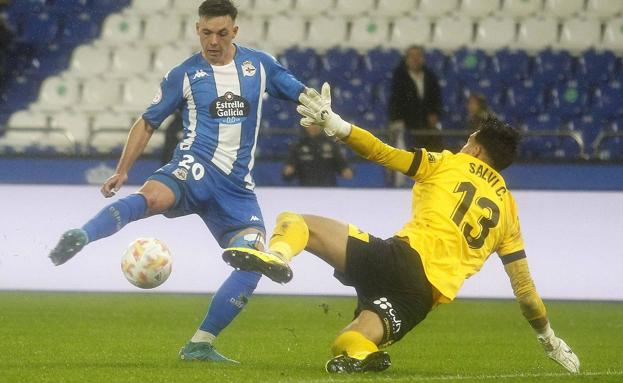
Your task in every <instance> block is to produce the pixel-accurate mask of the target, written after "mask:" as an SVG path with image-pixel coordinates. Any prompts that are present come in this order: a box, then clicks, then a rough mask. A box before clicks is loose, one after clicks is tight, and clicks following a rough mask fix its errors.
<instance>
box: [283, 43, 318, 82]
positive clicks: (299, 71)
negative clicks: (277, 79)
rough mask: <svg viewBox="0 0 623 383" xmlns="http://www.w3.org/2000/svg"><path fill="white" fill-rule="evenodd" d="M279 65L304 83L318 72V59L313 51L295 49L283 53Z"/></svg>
mask: <svg viewBox="0 0 623 383" xmlns="http://www.w3.org/2000/svg"><path fill="white" fill-rule="evenodd" d="M281 63H282V64H283V65H284V66H285V67H286V68H288V70H290V72H292V73H293V74H294V75H295V76H296V77H297V78H298V79H300V80H301V81H303V82H306V81H307V80H309V79H310V78H312V77H314V76H315V75H316V73H317V72H318V71H319V67H320V58H319V57H318V54H317V53H316V51H314V50H313V49H309V48H306V49H305V48H296V47H295V48H289V49H286V50H285V51H284V52H283V55H282V56H281Z"/></svg>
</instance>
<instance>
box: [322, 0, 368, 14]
mask: <svg viewBox="0 0 623 383" xmlns="http://www.w3.org/2000/svg"><path fill="white" fill-rule="evenodd" d="M373 8H374V0H335V8H334V9H333V11H331V13H332V14H333V15H337V16H342V17H348V18H353V17H357V16H361V15H364V14H366V13H368V12H369V11H371V10H372V9H373Z"/></svg>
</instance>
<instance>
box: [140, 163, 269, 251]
mask: <svg viewBox="0 0 623 383" xmlns="http://www.w3.org/2000/svg"><path fill="white" fill-rule="evenodd" d="M195 158H196V157H195ZM194 163H200V164H201V165H202V166H203V169H204V172H203V174H202V175H201V177H198V178H199V179H195V175H199V174H200V173H201V172H193V168H192V166H190V169H186V168H184V167H182V166H180V164H181V162H180V158H179V157H178V156H175V157H174V158H173V159H172V160H171V162H169V163H168V164H166V165H164V166H163V167H161V168H160V169H158V170H157V171H156V172H155V173H154V174H153V175H151V176H150V177H149V179H150V180H155V181H159V182H161V183H163V184H165V185H167V186H168V187H169V189H171V190H172V191H173V193H174V194H175V205H174V206H173V208H171V210H169V211H168V212H166V213H165V214H164V215H165V216H166V217H168V218H174V217H181V216H185V215H189V214H198V215H199V216H200V217H201V219H202V220H203V222H205V224H206V225H207V226H208V229H210V232H211V233H212V235H213V236H214V238H215V239H216V240H217V241H218V243H219V245H220V246H221V247H222V248H225V247H227V246H228V243H229V240H230V239H231V238H232V237H233V236H234V235H235V234H236V233H238V232H239V231H240V230H243V229H246V228H249V227H254V228H257V229H259V230H261V231H262V232H265V231H266V230H265V228H264V219H263V218H262V211H261V210H260V206H259V204H258V203H257V198H256V196H255V193H254V192H253V191H252V190H249V189H247V188H245V187H244V186H243V185H236V184H234V183H233V182H232V181H231V180H229V179H228V178H227V177H226V176H225V175H224V174H223V173H221V172H220V171H219V170H218V169H216V168H215V167H214V166H213V165H212V164H209V163H205V162H203V161H199V160H197V159H196V160H195V162H194ZM194 163H193V164H192V165H194ZM195 170H197V169H195Z"/></svg>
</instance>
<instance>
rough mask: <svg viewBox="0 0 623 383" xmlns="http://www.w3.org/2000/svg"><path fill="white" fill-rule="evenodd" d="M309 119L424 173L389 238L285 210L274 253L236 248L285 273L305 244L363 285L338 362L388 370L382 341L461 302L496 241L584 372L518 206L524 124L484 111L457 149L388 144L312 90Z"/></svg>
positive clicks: (542, 325) (273, 274)
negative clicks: (555, 313)
mask: <svg viewBox="0 0 623 383" xmlns="http://www.w3.org/2000/svg"><path fill="white" fill-rule="evenodd" d="M299 101H300V102H301V105H300V106H299V107H298V111H299V113H301V114H302V115H303V116H304V117H303V119H302V120H301V124H302V125H309V124H318V125H320V126H322V127H323V128H324V131H325V133H326V134H327V135H329V136H335V137H336V138H338V139H340V140H341V141H342V142H344V143H345V144H346V145H348V146H350V147H351V148H352V149H353V150H354V151H355V152H357V153H358V154H359V155H361V156H362V157H364V158H366V159H369V160H371V161H374V162H376V163H379V164H381V165H383V166H385V167H387V168H389V169H392V170H396V171H399V172H402V173H404V174H406V175H407V176H409V177H412V178H414V179H415V186H414V187H413V204H412V214H411V218H410V220H409V221H408V222H407V223H406V224H405V225H404V226H403V227H402V228H401V229H400V230H399V231H398V232H396V234H395V235H394V236H393V237H391V238H389V239H385V240H383V239H379V238H376V237H374V236H372V235H370V234H368V233H365V232H362V231H361V230H359V229H358V228H357V227H355V226H353V225H350V224H346V223H342V222H339V221H335V220H333V219H329V218H324V217H318V216H312V215H298V214H295V213H291V212H286V213H282V214H280V215H279V217H278V218H277V224H276V227H275V230H274V233H273V235H272V237H271V240H270V246H269V251H268V252H261V251H257V250H253V249H247V248H230V249H226V250H225V252H224V253H223V258H224V259H225V261H227V262H228V263H229V264H231V265H232V266H234V267H237V268H241V269H246V270H252V271H258V272H262V273H264V274H265V275H267V276H268V277H270V278H271V279H273V280H275V281H277V282H282V283H284V282H287V281H289V279H290V278H291V275H292V274H291V271H290V269H289V266H288V262H289V260H290V259H291V258H292V257H294V256H295V255H297V254H298V253H300V252H301V251H302V250H304V249H305V250H307V251H308V252H310V253H312V254H315V255H316V256H318V257H320V258H322V259H323V260H324V261H326V262H327V263H328V264H330V265H331V266H332V267H333V268H334V269H335V276H336V278H338V279H339V280H340V281H341V282H342V283H344V284H346V285H350V286H354V287H355V289H356V291H357V297H358V306H357V310H356V316H355V319H354V320H353V321H352V322H351V323H350V324H349V325H348V326H347V327H346V328H345V329H344V330H343V331H342V333H341V334H340V335H339V336H338V337H337V338H336V339H335V341H334V343H333V345H332V352H333V355H334V357H333V358H332V359H331V360H329V361H328V362H327V366H326V368H327V371H328V372H332V373H342V372H347V373H350V372H366V371H381V370H384V369H386V368H387V367H389V366H390V364H391V362H390V358H389V355H388V354H387V353H386V352H384V351H380V350H379V347H383V346H388V345H390V344H391V343H393V342H396V341H398V340H400V339H401V338H402V337H403V336H404V335H405V334H406V333H407V332H409V331H410V330H411V329H412V328H413V327H414V326H415V325H417V324H418V323H419V322H421V321H422V320H423V319H424V318H425V317H426V315H427V314H428V312H429V311H430V310H431V309H432V308H434V307H435V306H436V305H438V304H440V303H448V302H450V301H452V300H453V299H454V298H455V297H456V295H457V293H458V291H459V289H460V288H461V285H462V284H463V282H464V281H465V279H466V278H469V277H470V276H471V275H473V274H475V273H476V272H478V271H479V270H480V268H481V267H482V265H483V264H484V262H485V261H486V260H487V258H488V257H489V256H490V255H491V254H492V253H494V252H496V253H497V254H498V255H499V256H500V258H501V260H502V263H503V264H504V268H505V270H506V272H507V274H508V276H509V278H510V281H511V284H512V287H513V292H514V294H515V296H516V297H517V301H518V302H519V305H520V307H521V311H522V313H523V315H524V317H525V318H526V319H527V320H528V322H529V323H530V325H531V326H532V328H533V329H534V330H535V332H536V334H537V338H538V341H539V342H540V343H541V344H542V345H543V347H544V349H545V352H546V354H547V356H549V357H550V358H551V359H553V360H554V361H556V362H558V363H559V364H560V365H562V366H563V367H564V368H566V369H567V370H568V371H569V372H572V373H577V372H578V371H579V367H580V362H579V360H578V357H577V356H576V355H575V354H574V353H573V351H572V350H571V349H570V348H569V346H567V344H566V343H565V342H564V341H563V340H562V339H560V338H558V337H556V336H555V335H554V331H553V330H552V329H551V327H550V325H549V321H548V319H547V314H546V311H545V306H544V305H543V302H542V300H541V298H540V297H539V295H538V294H537V292H536V290H535V287H534V283H533V281H532V278H531V276H530V272H529V270H528V262H527V260H526V253H525V251H524V243H523V240H522V237H521V230H520V227H519V220H518V217H517V207H516V205H515V201H514V200H513V197H512V195H511V193H510V192H509V191H508V190H507V189H506V186H505V182H504V178H503V177H502V176H501V175H500V173H499V171H500V170H502V169H504V168H506V167H507V166H509V165H510V164H511V163H512V162H513V160H514V159H515V157H516V153H517V146H518V143H519V140H520V137H519V134H518V133H517V132H516V131H515V130H513V129H512V128H511V127H510V126H508V125H506V124H504V123H502V122H500V121H498V120H497V119H495V118H488V119H487V120H485V121H483V122H482V126H481V127H480V129H479V130H478V131H477V132H475V133H473V134H472V135H471V136H470V137H469V139H468V141H467V143H466V144H465V146H463V148H462V149H461V151H460V152H459V153H457V154H452V153H450V152H448V151H444V152H442V153H429V152H427V151H426V150H425V149H416V150H415V151H405V150H400V149H396V148H393V147H391V146H389V145H386V144H384V143H383V142H381V141H380V140H378V139H377V138H376V137H374V136H373V135H372V134H370V133H369V132H367V131H365V130H363V129H361V128H358V127H356V126H353V125H351V124H350V123H347V122H345V121H343V120H342V118H341V117H340V116H338V115H337V114H335V113H334V112H333V111H332V110H331V92H330V88H329V85H328V84H324V85H323V87H322V94H318V92H316V91H315V90H313V89H308V90H306V92H305V93H303V94H301V96H300V98H299Z"/></svg>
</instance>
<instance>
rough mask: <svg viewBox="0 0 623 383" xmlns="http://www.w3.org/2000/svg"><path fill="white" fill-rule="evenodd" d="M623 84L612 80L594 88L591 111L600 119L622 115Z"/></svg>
mask: <svg viewBox="0 0 623 383" xmlns="http://www.w3.org/2000/svg"><path fill="white" fill-rule="evenodd" d="M622 95H623V84H622V83H621V82H619V81H613V82H610V83H608V84H606V85H602V86H600V87H598V88H597V89H596V90H595V99H594V102H593V106H592V108H591V113H592V114H593V115H595V116H596V117H598V118H601V119H607V120H610V119H613V118H616V117H618V116H623V96H622Z"/></svg>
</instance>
